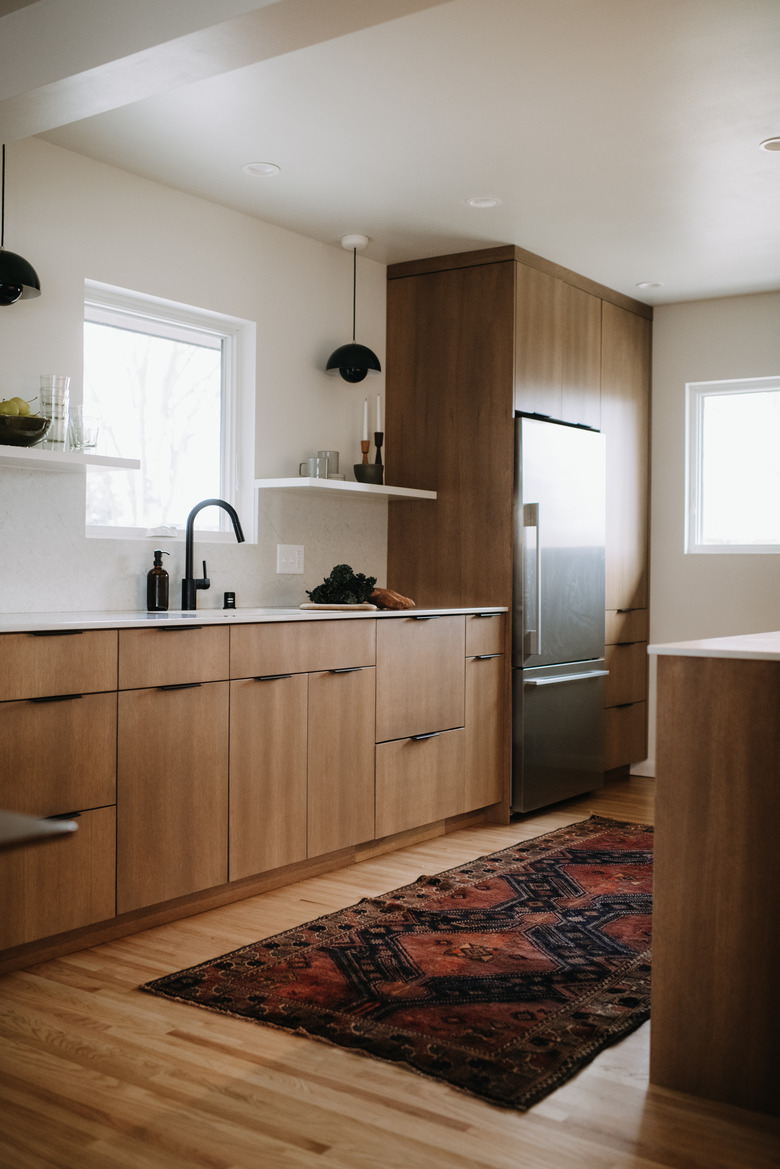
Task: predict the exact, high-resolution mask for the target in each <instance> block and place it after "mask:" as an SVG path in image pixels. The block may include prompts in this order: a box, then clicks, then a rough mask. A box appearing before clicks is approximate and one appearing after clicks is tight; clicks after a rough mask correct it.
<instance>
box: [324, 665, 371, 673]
mask: <svg viewBox="0 0 780 1169" xmlns="http://www.w3.org/2000/svg"><path fill="white" fill-rule="evenodd" d="M362 669H363V667H362V666H340V667H339V668H338V669H335V670H328V673H329V674H357V673H359V672H360V670H362Z"/></svg>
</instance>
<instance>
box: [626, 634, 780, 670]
mask: <svg viewBox="0 0 780 1169" xmlns="http://www.w3.org/2000/svg"><path fill="white" fill-rule="evenodd" d="M647 652H648V653H649V654H655V655H656V656H659V657H660V656H669V657H681V658H744V659H756V660H760V661H770V662H776V661H780V631H777V632H775V633H742V634H736V635H734V636H732V637H704V638H701V639H700V640H698V641H670V642H667V643H666V644H661V645H649V646H648V647H647Z"/></svg>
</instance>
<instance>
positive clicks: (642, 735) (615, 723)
mask: <svg viewBox="0 0 780 1169" xmlns="http://www.w3.org/2000/svg"><path fill="white" fill-rule="evenodd" d="M646 758H647V703H646V702H634V703H633V704H632V705H631V706H611V707H608V708H607V710H605V711H604V770H605V771H612V769H613V768H614V767H626V766H628V765H629V764H630V763H640V762H641V761H642V760H643V759H646Z"/></svg>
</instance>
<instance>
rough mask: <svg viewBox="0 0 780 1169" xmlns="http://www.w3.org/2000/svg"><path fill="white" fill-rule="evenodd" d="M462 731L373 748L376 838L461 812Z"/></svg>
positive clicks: (462, 781) (444, 732)
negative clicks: (374, 760) (374, 752)
mask: <svg viewBox="0 0 780 1169" xmlns="http://www.w3.org/2000/svg"><path fill="white" fill-rule="evenodd" d="M465 734H466V732H465V731H464V730H457V731H443V732H442V733H441V734H440V735H437V736H436V737H435V738H432V739H421V740H415V739H401V740H396V741H395V742H392V743H379V744H378V745H377V749H376V835H377V837H382V836H392V834H393V833H394V832H403V831H405V830H406V829H407V828H415V827H417V826H418V825H421V824H432V823H434V822H435V821H436V820H443V819H445V818H446V817H447V816H457V815H459V813H460V812H462V811H463V810H464V805H465V794H464V757H465V746H466V744H465Z"/></svg>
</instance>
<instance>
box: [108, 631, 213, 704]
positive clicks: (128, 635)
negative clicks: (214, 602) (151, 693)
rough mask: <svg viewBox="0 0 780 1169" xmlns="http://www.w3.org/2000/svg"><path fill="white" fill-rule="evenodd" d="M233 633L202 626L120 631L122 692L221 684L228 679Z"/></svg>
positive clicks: (120, 687) (120, 678) (120, 679)
mask: <svg viewBox="0 0 780 1169" xmlns="http://www.w3.org/2000/svg"><path fill="white" fill-rule="evenodd" d="M229 656H230V640H229V631H228V630H227V629H225V628H220V627H214V626H209V625H202V626H199V627H188V626H184V627H180V626H169V625H157V626H155V627H154V628H152V629H120V631H119V689H120V690H135V689H140V688H141V687H143V686H176V685H179V684H181V683H187V682H218V681H220V680H221V679H223V678H227V676H228V662H229Z"/></svg>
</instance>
